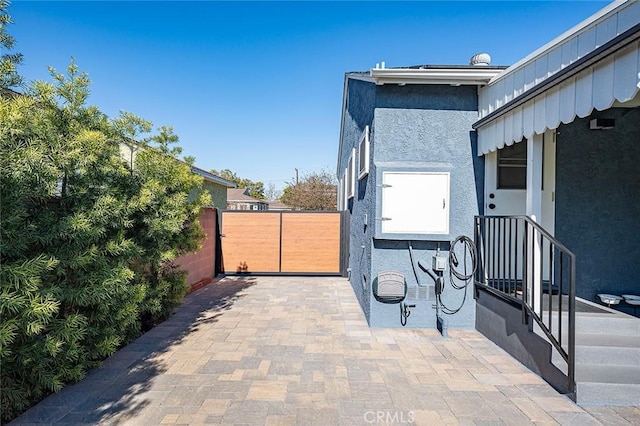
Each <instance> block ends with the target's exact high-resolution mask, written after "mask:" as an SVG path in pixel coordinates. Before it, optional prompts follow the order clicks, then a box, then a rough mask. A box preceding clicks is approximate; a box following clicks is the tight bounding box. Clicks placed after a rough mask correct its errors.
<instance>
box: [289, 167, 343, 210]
mask: <svg viewBox="0 0 640 426" xmlns="http://www.w3.org/2000/svg"><path fill="white" fill-rule="evenodd" d="M336 189H337V186H336V180H335V178H334V177H333V175H332V174H331V173H329V172H328V171H326V170H323V171H320V172H312V173H309V174H306V175H304V176H303V177H302V179H299V180H298V181H297V182H296V181H295V180H294V181H293V182H291V183H288V184H287V186H286V187H285V188H284V190H283V191H282V196H281V197H280V201H282V202H283V203H284V204H286V205H288V206H291V207H293V208H294V209H298V210H335V209H336V197H337V196H336Z"/></svg>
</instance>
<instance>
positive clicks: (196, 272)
mask: <svg viewBox="0 0 640 426" xmlns="http://www.w3.org/2000/svg"><path fill="white" fill-rule="evenodd" d="M217 220H218V213H217V209H215V208H211V207H207V208H204V209H203V210H202V214H201V215H200V226H202V229H203V231H204V232H205V233H206V235H207V236H206V237H205V239H204V241H203V243H202V248H201V249H200V250H199V251H197V252H194V253H189V254H187V255H184V256H182V257H179V258H177V259H176V261H175V262H176V264H177V265H179V266H180V267H181V268H182V269H184V270H186V271H188V272H189V274H188V275H187V283H188V284H189V286H190V287H191V289H190V291H194V290H197V289H198V288H200V287H202V286H204V285H206V284H208V283H210V282H211V281H212V280H213V278H214V277H215V274H216V239H217V238H216V237H217V236H216V221H217Z"/></svg>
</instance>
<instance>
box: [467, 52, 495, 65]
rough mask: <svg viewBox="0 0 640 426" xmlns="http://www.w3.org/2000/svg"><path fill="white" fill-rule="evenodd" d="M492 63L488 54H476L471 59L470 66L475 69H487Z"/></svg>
mask: <svg viewBox="0 0 640 426" xmlns="http://www.w3.org/2000/svg"><path fill="white" fill-rule="evenodd" d="M490 63H491V56H489V54H488V53H476V54H475V55H473V56H472V57H471V59H469V65H473V66H474V67H487V66H489V64H490Z"/></svg>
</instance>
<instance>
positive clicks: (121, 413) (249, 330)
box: [14, 277, 640, 426]
mask: <svg viewBox="0 0 640 426" xmlns="http://www.w3.org/2000/svg"><path fill="white" fill-rule="evenodd" d="M14 423H15V424H26V423H50V424H70V423H71V424H98V423H100V424H126V425H135V424H139V425H154V424H165V423H180V424H205V423H211V424H216V423H223V424H247V425H286V424H300V425H307V424H317V425H323V426H328V425H350V424H355V425H367V424H385V423H387V424H394V423H395V424H410V423H414V424H419V425H439V424H491V425H494V424H507V425H511V424H512V425H524V424H532V423H535V424H558V423H559V424H575V425H581V426H582V425H589V424H600V423H604V424H636V425H637V424H640V408H639V407H618V408H613V407H604V408H603V407H601V408H592V409H589V411H585V410H584V409H582V408H581V407H579V406H577V405H575V404H574V403H573V402H571V401H570V400H569V399H568V398H566V397H564V396H562V395H559V394H558V393H556V392H555V391H554V390H553V389H552V388H551V387H550V386H548V385H547V384H546V383H545V382H544V381H542V380H541V379H540V378H539V377H538V376H536V375H534V374H533V373H531V372H530V371H529V370H527V369H526V368H525V367H523V366H522V365H521V364H519V363H518V362H517V361H515V360H514V359H513V358H511V357H510V356H508V355H507V354H506V353H505V352H504V351H502V350H501V349H500V348H498V347H497V346H495V345H494V344H493V343H491V342H490V341H489V340H487V339H485V338H484V337H483V336H482V335H480V334H479V333H477V332H475V331H473V330H468V331H456V330H451V331H450V337H449V338H448V339H444V338H442V337H441V336H440V335H439V334H438V333H437V332H436V331H433V330H411V329H370V328H369V327H368V326H367V323H366V321H365V319H364V316H363V314H362V312H361V310H360V308H359V306H358V304H357V301H356V299H355V296H354V294H353V291H352V290H351V287H350V285H349V283H348V282H347V281H346V280H344V279H342V278H300V277H295V278H294V277H284V278H283V277H260V278H242V279H240V278H225V279H223V280H221V281H219V282H216V283H213V284H210V285H209V286H207V287H205V288H203V289H201V290H198V291H197V292H194V293H192V294H191V295H189V296H188V297H187V298H186V299H185V302H184V304H183V306H182V307H181V308H180V309H179V310H178V311H177V313H176V314H175V315H174V316H173V317H172V318H171V319H169V320H168V321H166V322H165V323H163V324H161V325H160V326H158V327H156V328H155V329H153V330H151V331H150V332H148V333H147V334H145V335H144V336H142V337H140V338H139V339H138V340H136V341H135V342H133V343H132V344H130V345H128V346H127V347H125V348H123V349H122V350H120V351H119V352H118V353H117V354H115V355H114V356H113V357H111V358H110V359H109V360H107V361H106V362H105V363H104V367H103V368H101V369H99V370H96V371H93V372H92V373H90V374H89V375H88V376H87V377H86V378H85V379H84V380H83V381H81V382H80V383H78V384H76V385H73V386H69V387H67V388H65V389H63V390H62V391H61V392H60V393H59V394H56V395H52V396H51V397H49V398H47V399H45V400H44V401H42V402H41V403H40V404H38V405H36V406H35V407H33V408H32V409H31V410H29V411H28V412H26V413H25V414H24V415H22V416H21V417H19V418H18V419H17V420H16V421H15V422H14Z"/></svg>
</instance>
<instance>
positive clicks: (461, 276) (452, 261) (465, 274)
mask: <svg viewBox="0 0 640 426" xmlns="http://www.w3.org/2000/svg"><path fill="white" fill-rule="evenodd" d="M457 244H463V245H464V247H463V249H462V257H463V261H462V268H463V270H462V272H460V271H459V270H458V269H457V268H458V267H459V266H460V262H459V261H458V258H457V256H456V253H455V249H456V245H457ZM467 258H468V259H470V261H471V265H469V266H470V270H469V271H467ZM477 269H478V259H477V256H476V245H475V244H474V243H473V240H472V239H471V238H469V237H467V236H465V235H460V236H459V237H457V238H456V239H455V240H453V242H451V246H450V248H449V282H450V283H451V287H453V288H454V289H456V290H464V296H463V298H462V303H460V306H458V307H457V308H455V309H451V308H449V307H447V306H446V305H445V304H444V303H443V302H442V295H441V294H438V295H437V298H438V300H437V302H438V304H439V305H440V306H441V307H442V313H444V314H447V315H453V314H455V313H457V312H459V311H460V309H462V307H463V306H464V303H465V302H466V300H467V288H468V287H469V284H470V283H471V282H472V281H473V277H474V275H475V273H476V270H477Z"/></svg>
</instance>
